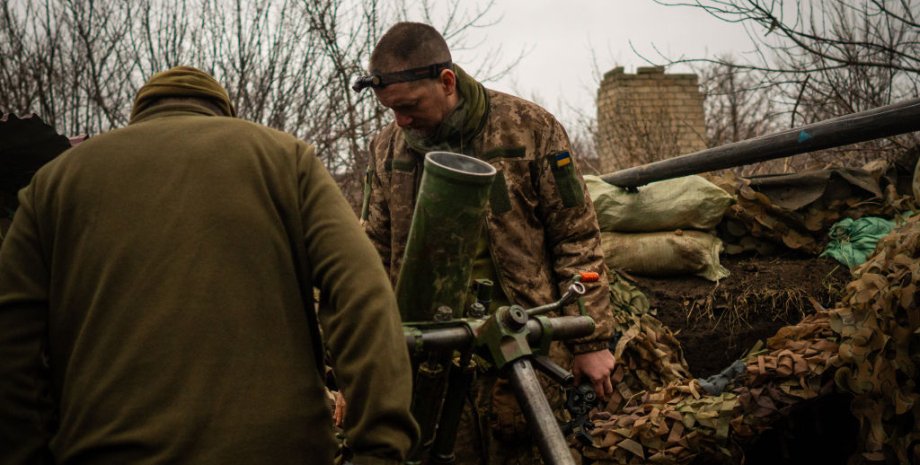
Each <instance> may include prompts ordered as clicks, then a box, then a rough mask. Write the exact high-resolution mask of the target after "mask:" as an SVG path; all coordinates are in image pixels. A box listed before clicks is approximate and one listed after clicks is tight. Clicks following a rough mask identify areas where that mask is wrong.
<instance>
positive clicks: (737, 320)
mask: <svg viewBox="0 0 920 465" xmlns="http://www.w3.org/2000/svg"><path fill="white" fill-rule="evenodd" d="M722 265H723V266H725V267H726V268H728V270H729V271H730V272H731V276H729V277H728V278H725V279H723V280H721V281H720V282H718V283H713V282H710V281H707V280H705V279H702V278H697V277H692V276H688V277H680V278H647V277H641V276H633V277H632V278H634V280H635V284H636V285H637V286H638V287H639V288H640V289H641V290H642V291H643V292H644V293H645V294H646V296H647V297H648V299H649V303H650V304H651V308H652V309H655V310H657V317H658V319H659V320H661V321H662V322H663V323H664V324H665V325H667V326H668V327H669V328H671V330H672V331H674V332H675V334H676V336H677V339H678V340H679V341H680V343H681V346H682V347H683V351H684V356H685V358H686V359H687V363H688V365H689V366H690V371H691V373H692V374H693V376H694V377H706V376H710V375H713V374H715V373H718V372H719V371H721V370H722V369H723V368H725V367H727V366H729V365H730V364H731V363H732V362H733V361H735V360H737V359H738V358H740V357H741V356H742V355H744V354H745V353H746V352H747V351H748V350H749V349H750V348H751V347H752V346H753V345H754V344H755V343H756V342H757V341H758V340H760V339H766V338H768V337H770V336H772V335H773V334H774V333H776V330H778V329H779V328H780V327H782V326H785V325H789V324H793V323H796V322H798V321H799V320H801V319H802V317H803V316H805V315H807V314H810V313H812V312H813V306H812V303H811V300H810V299H814V300H815V301H817V302H818V303H820V304H821V305H823V306H833V305H834V304H835V303H836V301H837V299H839V298H840V296H841V293H842V291H843V288H844V286H845V285H846V283H847V282H848V281H849V280H850V279H852V278H851V276H850V272H849V270H848V269H847V268H846V267H845V266H843V265H840V264H839V263H837V262H836V261H834V260H831V259H825V258H815V257H810V256H801V255H791V254H790V255H786V256H781V257H756V256H747V257H743V256H728V257H723V259H722Z"/></svg>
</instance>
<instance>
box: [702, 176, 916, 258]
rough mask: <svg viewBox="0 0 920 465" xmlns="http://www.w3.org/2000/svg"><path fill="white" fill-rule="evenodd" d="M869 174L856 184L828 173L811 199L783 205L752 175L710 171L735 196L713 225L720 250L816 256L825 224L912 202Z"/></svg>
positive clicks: (890, 213) (887, 212)
mask: <svg viewBox="0 0 920 465" xmlns="http://www.w3.org/2000/svg"><path fill="white" fill-rule="evenodd" d="M851 171H856V170H851ZM876 171H878V170H876ZM866 177H868V173H867V174H866V176H864V178H866ZM872 177H874V178H875V179H874V180H873V179H864V178H861V179H860V181H863V182H862V183H860V186H863V188H861V187H859V186H857V184H855V183H854V184H851V183H848V182H844V181H839V180H838V182H832V181H833V180H834V177H833V176H831V178H830V180H828V186H827V188H826V189H825V190H824V191H823V192H822V193H821V195H820V196H818V197H817V199H816V200H814V201H813V202H810V203H808V204H806V205H804V206H798V207H797V208H786V207H783V206H781V202H780V201H779V200H778V199H772V198H770V197H769V196H767V195H765V194H764V193H761V192H758V191H757V190H756V186H752V180H751V179H747V178H741V177H738V176H736V175H734V174H733V173H731V172H726V173H722V174H719V175H709V176H708V179H709V180H710V181H712V182H713V183H714V184H716V185H717V186H719V187H721V188H722V189H724V190H726V191H727V192H729V193H731V194H733V195H734V196H735V197H736V200H737V201H736V203H735V204H734V205H732V206H731V207H729V209H728V210H727V211H726V212H725V216H724V217H723V220H722V222H721V223H720V224H719V226H718V228H717V229H718V236H719V238H720V239H722V241H723V243H724V246H725V252H726V253H729V254H736V253H743V252H757V253H759V254H761V255H772V254H775V253H777V252H779V251H782V250H784V249H792V250H796V251H800V252H804V253H808V254H811V255H818V254H820V253H821V251H822V250H823V248H824V246H825V244H826V242H827V238H826V233H827V231H828V229H829V228H830V227H831V226H832V225H833V224H834V223H836V222H837V221H840V220H841V219H843V218H853V219H856V218H861V217H863V216H882V217H886V218H890V217H894V216H896V215H898V214H899V213H902V212H904V211H908V210H910V209H911V208H912V207H913V206H914V204H913V198H912V197H911V196H909V195H903V194H900V193H899V192H898V191H897V188H896V186H895V184H893V183H891V182H889V181H888V178H886V177H884V176H882V174H880V173H872ZM872 191H874V192H872Z"/></svg>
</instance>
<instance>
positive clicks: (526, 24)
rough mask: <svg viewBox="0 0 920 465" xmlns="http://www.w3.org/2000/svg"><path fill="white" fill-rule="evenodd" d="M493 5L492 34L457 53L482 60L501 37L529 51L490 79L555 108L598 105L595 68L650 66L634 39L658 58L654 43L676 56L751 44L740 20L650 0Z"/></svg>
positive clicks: (510, 48)
mask: <svg viewBox="0 0 920 465" xmlns="http://www.w3.org/2000/svg"><path fill="white" fill-rule="evenodd" d="M495 10H496V13H499V12H500V13H501V14H502V15H503V17H502V18H501V20H500V21H499V22H498V24H496V25H494V26H491V27H489V28H487V29H484V30H483V32H482V34H485V35H486V36H487V41H486V42H485V43H484V44H483V45H482V47H481V48H480V49H478V50H476V51H471V52H460V53H458V54H455V55H459V56H455V57H454V58H455V61H457V62H458V63H461V64H463V63H470V62H476V59H477V58H480V59H481V57H477V56H476V54H478V53H483V49H488V48H490V47H494V46H495V45H497V44H500V45H501V48H502V49H501V53H502V56H503V57H504V58H506V59H507V60H511V59H513V57H514V56H516V55H517V54H518V53H520V51H522V50H524V51H529V52H528V53H527V55H526V56H525V57H524V58H523V60H522V61H521V63H520V64H519V65H518V66H517V68H516V69H515V70H514V71H513V72H512V73H511V74H509V75H508V76H506V77H505V78H503V79H501V80H500V81H498V82H492V83H489V84H488V86H489V87H492V88H495V89H498V90H502V91H507V92H512V93H515V94H518V95H521V96H522V97H525V98H529V99H535V100H538V101H539V103H541V104H543V105H545V106H546V107H548V108H549V109H551V110H552V111H554V112H557V113H558V112H563V113H564V112H565V111H566V110H565V109H564V106H565V105H572V106H575V107H578V108H580V109H582V110H583V111H587V112H589V113H592V112H593V111H594V110H593V108H594V101H593V100H594V96H595V94H596V92H597V88H596V86H597V73H596V70H597V69H599V71H600V73H604V72H606V71H609V70H610V69H612V68H613V67H614V66H625V67H626V71H627V72H635V68H636V67H637V66H648V65H647V64H646V63H645V62H643V60H642V59H641V58H640V57H639V56H637V55H636V54H635V52H633V51H632V50H631V49H630V46H629V43H630V41H631V42H632V44H633V46H634V47H635V48H636V50H638V51H639V52H641V53H642V54H643V55H645V56H647V57H649V58H658V54H657V53H656V52H655V48H657V49H658V50H660V51H661V52H662V53H664V54H666V55H668V56H671V57H675V58H676V57H679V56H681V55H683V56H687V57H702V56H714V55H718V54H724V53H728V52H734V53H736V54H740V53H741V52H743V51H746V50H750V49H751V48H752V47H751V45H750V44H751V42H750V39H749V38H748V36H747V34H746V33H745V31H744V27H743V26H741V25H739V24H729V23H725V22H721V21H719V20H717V19H716V18H713V17H712V16H710V15H708V14H707V13H705V12H703V11H702V10H699V9H696V8H688V7H666V6H662V5H659V4H657V3H655V2H653V1H652V0H566V1H559V0H555V1H553V0H498V1H497V2H496V4H495ZM658 61H661V60H660V59H659V60H658ZM670 71H676V72H686V71H687V69H686V68H684V69H676V70H670Z"/></svg>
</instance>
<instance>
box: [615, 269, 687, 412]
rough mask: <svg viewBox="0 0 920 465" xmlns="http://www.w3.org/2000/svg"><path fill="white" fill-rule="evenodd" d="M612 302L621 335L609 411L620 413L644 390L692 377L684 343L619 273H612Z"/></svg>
mask: <svg viewBox="0 0 920 465" xmlns="http://www.w3.org/2000/svg"><path fill="white" fill-rule="evenodd" d="M610 300H611V304H612V306H613V308H614V309H616V310H615V311H614V322H615V323H614V328H615V330H616V331H617V333H618V334H619V335H620V336H619V339H618V340H617V343H616V346H615V347H614V349H613V355H614V357H615V358H616V360H617V366H616V368H615V369H614V372H613V374H612V375H611V379H612V381H613V385H614V386H615V391H616V392H614V394H613V396H611V398H610V399H609V401H608V403H607V406H606V410H607V411H609V412H617V411H619V410H620V409H621V408H622V407H623V406H624V405H625V404H626V402H627V401H629V400H630V399H633V398H634V397H636V396H637V395H639V394H640V393H642V392H643V391H649V390H654V389H658V388H660V387H663V386H666V385H668V384H670V383H672V382H677V381H683V380H685V379H687V378H689V377H690V369H689V368H688V367H687V361H686V360H685V359H684V353H683V350H682V349H681V346H680V342H679V341H678V340H677V338H675V337H674V334H673V333H672V332H671V330H670V329H669V328H668V327H667V326H665V325H664V324H663V323H661V321H659V320H658V319H657V318H655V316H654V315H653V314H652V312H651V310H650V309H649V303H648V298H646V296H645V295H644V294H643V293H642V291H640V290H639V289H637V288H636V287H635V286H633V285H632V284H630V283H629V282H628V281H626V279H625V278H624V277H623V276H621V275H620V274H619V273H617V272H615V271H611V272H610Z"/></svg>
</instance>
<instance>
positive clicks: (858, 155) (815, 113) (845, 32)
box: [654, 0, 920, 164]
mask: <svg viewBox="0 0 920 465" xmlns="http://www.w3.org/2000/svg"><path fill="white" fill-rule="evenodd" d="M654 1H656V2H657V3H660V4H663V5H668V6H688V7H694V8H700V9H703V10H704V11H706V12H708V13H709V14H711V15H713V16H714V17H716V18H718V19H721V20H723V21H727V22H732V23H737V24H739V25H740V27H745V28H746V30H747V32H748V35H749V37H751V40H752V42H753V43H754V50H753V51H752V52H751V53H749V54H746V55H744V56H743V57H742V58H743V60H738V59H736V58H714V59H712V58H687V57H678V58H673V57H665V56H664V55H661V54H659V58H660V59H664V60H665V61H667V62H669V63H672V64H673V63H687V62H694V63H700V62H703V63H711V64H714V65H716V69H720V68H721V69H732V70H736V72H743V73H750V72H756V73H758V74H759V76H761V79H760V81H759V82H751V83H747V84H744V85H743V86H742V87H741V88H740V89H739V91H740V92H748V91H749V90H753V89H758V88H759V89H765V88H770V89H771V90H773V91H775V92H776V94H775V109H776V111H777V112H778V113H780V114H782V115H784V117H783V120H784V121H783V123H784V126H785V125H788V126H796V125H801V124H808V123H812V122H815V121H820V120H823V119H827V118H831V117H835V116H841V115H844V114H848V113H853V112H857V111H862V110H867V109H870V108H875V107H879V106H883V105H887V104H891V103H894V102H896V101H900V100H904V99H908V98H916V97H918V96H920V27H918V20H917V18H918V16H920V3H917V2H914V1H913V0H808V1H802V0H785V1H784V0H692V1H672V0H654ZM916 143H917V140H916V138H915V137H909V136H908V137H898V138H891V139H886V140H883V141H876V142H872V143H866V144H861V145H859V146H857V147H856V148H854V147H848V148H844V149H839V150H833V151H829V152H826V153H825V154H824V156H823V158H822V157H821V156H818V157H812V159H813V160H812V161H815V160H818V161H821V160H823V161H825V162H830V161H832V158H831V157H833V159H836V160H837V162H838V164H839V161H840V160H848V161H849V162H850V163H852V164H861V163H864V162H865V161H867V160H869V159H874V158H878V157H889V156H891V155H892V154H893V153H898V152H901V151H903V150H904V148H906V147H907V146H911V145H914V144H916ZM843 153H847V154H848V155H849V156H848V157H847V158H842V157H840V155H841V154H843Z"/></svg>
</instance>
